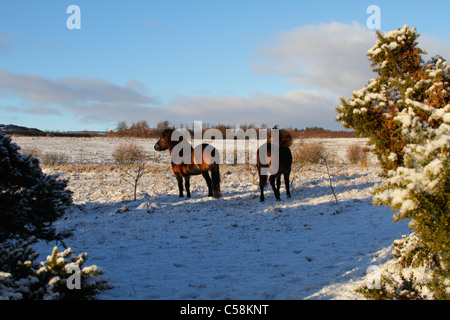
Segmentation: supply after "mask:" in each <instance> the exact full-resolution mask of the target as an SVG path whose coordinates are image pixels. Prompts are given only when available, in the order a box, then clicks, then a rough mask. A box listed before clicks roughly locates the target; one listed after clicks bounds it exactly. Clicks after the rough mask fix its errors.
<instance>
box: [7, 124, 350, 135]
mask: <svg viewBox="0 0 450 320" xmlns="http://www.w3.org/2000/svg"><path fill="white" fill-rule="evenodd" d="M202 126H203V130H207V129H217V130H219V131H220V132H221V133H222V135H223V136H224V137H226V130H227V129H237V128H239V129H242V130H244V131H247V130H248V129H255V130H256V132H258V131H259V130H260V129H267V128H268V127H267V125H264V124H262V125H261V126H260V127H256V126H255V125H254V124H241V125H239V126H238V127H236V126H235V125H231V124H216V125H211V124H209V123H203V124H202ZM170 127H175V128H178V129H186V130H189V131H190V132H191V133H193V128H192V126H188V125H185V124H183V123H181V124H179V125H174V124H172V123H170V122H169V121H168V120H165V121H160V122H158V124H157V125H156V127H150V126H149V124H148V122H147V121H146V120H142V121H138V122H132V123H131V125H130V126H128V124H127V123H126V122H125V121H120V122H119V123H118V124H117V126H116V128H115V129H114V130H110V131H109V132H97V131H42V130H39V129H36V128H27V127H22V126H17V125H13V124H9V125H2V124H0V131H1V132H5V133H6V134H9V135H21V136H42V137H45V136H47V137H77V138H91V137H120V138H124V137H135V138H159V137H160V135H161V133H162V131H163V130H164V129H167V128H170ZM284 129H286V130H289V131H290V132H291V134H292V135H293V137H294V138H354V137H356V135H355V132H354V131H332V130H327V129H323V128H320V127H308V128H306V129H297V128H292V127H288V128H284Z"/></svg>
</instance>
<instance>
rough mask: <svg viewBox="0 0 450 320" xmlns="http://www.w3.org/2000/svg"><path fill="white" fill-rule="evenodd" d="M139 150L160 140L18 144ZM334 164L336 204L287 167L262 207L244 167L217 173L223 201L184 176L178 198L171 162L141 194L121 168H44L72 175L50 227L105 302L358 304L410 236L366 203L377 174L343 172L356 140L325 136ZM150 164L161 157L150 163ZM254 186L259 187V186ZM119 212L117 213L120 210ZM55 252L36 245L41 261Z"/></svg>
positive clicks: (304, 173)
mask: <svg viewBox="0 0 450 320" xmlns="http://www.w3.org/2000/svg"><path fill="white" fill-rule="evenodd" d="M124 141H134V142H137V143H139V144H141V145H142V146H144V148H145V149H146V150H147V151H148V152H149V153H151V154H153V152H154V151H153V145H154V143H155V140H144V139H110V138H88V139H83V138H29V137H15V138H13V142H16V143H17V144H19V145H20V146H22V147H23V148H31V147H33V146H34V147H37V148H38V149H39V150H40V151H41V152H46V151H58V152H61V153H65V154H67V155H68V156H69V161H70V162H73V163H80V162H85V163H88V162H89V163H96V164H101V163H105V162H111V160H112V158H111V153H112V150H113V149H114V147H115V146H116V145H118V144H119V143H121V142H124ZM319 141H321V142H322V143H323V144H324V145H325V146H326V147H327V148H330V149H333V150H334V151H335V153H336V155H337V158H338V159H339V162H340V163H339V164H336V165H334V166H333V167H332V168H331V169H332V174H333V176H332V182H333V186H334V187H335V190H336V191H337V198H338V202H337V203H336V202H335V200H334V197H333V196H332V193H331V189H330V187H329V181H328V176H327V174H326V170H325V168H324V167H321V166H320V165H315V166H305V167H303V168H302V169H297V168H294V173H293V181H292V189H291V194H292V199H289V200H286V196H285V193H284V187H283V185H284V184H283V183H282V190H281V191H282V192H281V193H282V201H281V202H276V201H275V199H274V196H273V192H272V190H271V188H270V186H267V188H266V193H265V194H266V202H264V203H260V202H259V188H258V186H257V185H256V184H254V183H253V182H254V179H253V175H252V172H251V171H250V170H249V169H248V168H246V166H243V165H235V166H232V165H222V166H221V178H222V183H221V188H222V195H223V197H222V198H221V199H218V200H217V199H212V198H208V197H207V196H206V194H207V189H206V184H205V182H204V180H203V178H202V177H201V176H196V177H192V178H191V192H192V198H191V199H186V198H182V199H180V198H178V190H177V186H176V180H175V178H174V176H173V174H172V172H171V171H170V167H169V165H168V161H169V160H168V157H167V153H164V154H163V156H162V157H160V158H157V159H156V160H155V164H154V170H152V171H151V172H150V173H149V174H147V175H146V176H144V178H143V180H142V182H141V183H140V184H139V187H138V200H137V201H131V200H128V199H131V198H132V191H131V187H130V185H128V184H126V183H125V182H124V181H123V180H121V179H120V177H119V175H118V173H117V172H116V171H105V170H97V171H95V170H94V171H86V172H83V171H76V170H75V171H74V170H66V169H64V170H63V169H54V168H46V169H44V171H45V172H47V173H58V174H60V175H61V177H63V178H70V183H69V188H70V189H71V190H73V191H74V194H73V197H74V202H75V206H74V207H73V208H72V209H70V210H68V212H67V214H66V215H65V217H64V218H63V219H61V220H60V221H58V222H57V227H58V228H59V229H60V230H72V231H73V236H72V237H70V238H69V239H67V240H66V241H65V242H66V244H67V245H68V246H70V247H71V248H72V249H73V251H74V252H75V253H76V254H78V253H80V252H87V253H88V261H87V262H86V264H87V265H91V264H96V265H98V266H99V267H101V268H102V269H103V270H104V271H105V276H106V277H108V279H109V282H110V283H111V284H112V285H114V289H112V290H109V291H106V292H104V293H102V294H101V295H100V296H99V298H101V299H263V300H266V299H361V298H362V297H361V296H358V295H356V294H355V293H354V289H356V288H357V287H359V286H360V285H361V284H362V283H364V281H365V278H364V276H365V274H366V270H367V268H368V267H369V266H371V265H381V264H383V263H385V262H386V261H388V260H389V258H390V257H391V252H390V249H389V246H390V245H391V243H392V242H393V240H395V239H399V238H401V235H402V234H407V233H408V232H409V229H408V228H407V225H406V223H395V224H394V223H393V222H392V212H391V211H390V210H389V209H388V208H384V207H375V206H373V205H372V203H371V192H372V189H373V186H374V184H376V183H379V182H380V178H379V177H378V173H379V168H378V166H377V165H376V163H375V162H374V161H373V159H372V162H371V164H370V165H369V166H368V167H360V166H350V165H348V164H347V163H345V150H346V148H347V146H348V145H349V144H351V143H354V142H355V141H358V142H359V143H361V144H364V142H363V141H361V140H356V139H320V140H319ZM155 156H157V154H155ZM255 182H256V183H257V181H255ZM125 207H126V209H125V210H124V208H125ZM54 245H55V243H49V244H45V243H41V244H40V245H39V248H38V250H39V252H42V254H43V255H44V257H43V258H42V260H44V259H45V256H46V255H48V254H49V253H50V252H51V248H52V247H53V246H54Z"/></svg>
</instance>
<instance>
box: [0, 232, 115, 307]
mask: <svg viewBox="0 0 450 320" xmlns="http://www.w3.org/2000/svg"><path fill="white" fill-rule="evenodd" d="M33 241H34V240H33V239H27V240H22V239H18V238H15V239H9V240H6V241H4V242H3V243H2V246H1V247H0V270H1V271H0V300H5V299H7V300H22V299H24V300H35V299H39V300H68V299H94V298H95V296H96V295H97V294H99V293H100V292H102V291H104V290H106V289H109V288H111V286H110V285H108V283H107V280H106V278H104V277H102V276H101V275H102V274H103V271H102V270H101V269H100V268H99V267H97V266H95V265H92V266H89V267H84V268H83V264H84V262H85V261H86V259H87V254H86V253H84V254H79V255H78V256H75V255H73V254H72V251H71V249H70V248H69V249H66V250H65V251H63V252H59V251H58V248H57V247H55V248H53V251H52V254H51V255H49V256H48V257H47V259H46V261H43V262H41V263H39V264H38V263H36V262H35V260H36V258H37V257H38V254H37V253H36V252H35V251H34V250H33V248H32V247H31V245H30V243H32V242H33ZM75 272H79V273H78V274H76V273H75Z"/></svg>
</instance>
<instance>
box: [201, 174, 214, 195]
mask: <svg viewBox="0 0 450 320" xmlns="http://www.w3.org/2000/svg"><path fill="white" fill-rule="evenodd" d="M202 176H203V178H205V181H206V184H207V185H208V197H212V196H213V192H212V186H211V178H210V177H209V172H208V171H202Z"/></svg>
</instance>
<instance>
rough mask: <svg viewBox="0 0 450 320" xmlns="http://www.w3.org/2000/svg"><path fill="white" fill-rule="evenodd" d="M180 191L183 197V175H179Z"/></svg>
mask: <svg viewBox="0 0 450 320" xmlns="http://www.w3.org/2000/svg"><path fill="white" fill-rule="evenodd" d="M176 178H177V181H178V191H179V192H180V198H183V177H179V176H177V177H176Z"/></svg>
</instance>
